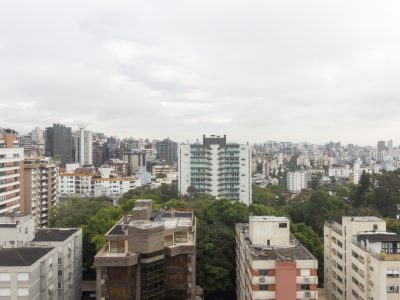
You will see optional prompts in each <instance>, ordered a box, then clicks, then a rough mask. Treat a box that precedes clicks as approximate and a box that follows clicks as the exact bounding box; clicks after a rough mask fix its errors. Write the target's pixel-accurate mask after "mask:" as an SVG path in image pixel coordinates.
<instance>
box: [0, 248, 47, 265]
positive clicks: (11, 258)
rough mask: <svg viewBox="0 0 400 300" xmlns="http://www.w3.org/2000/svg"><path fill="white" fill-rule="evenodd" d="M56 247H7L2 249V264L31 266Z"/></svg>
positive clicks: (0, 260)
mask: <svg viewBox="0 0 400 300" xmlns="http://www.w3.org/2000/svg"><path fill="white" fill-rule="evenodd" d="M52 249H54V248H36V247H32V248H28V247H27V248H7V249H1V250H0V266H2V267H20V266H31V265H33V264H34V263H35V262H36V261H38V260H39V259H40V258H42V257H43V256H45V255H46V254H47V253H49V252H50V251H51V250H52Z"/></svg>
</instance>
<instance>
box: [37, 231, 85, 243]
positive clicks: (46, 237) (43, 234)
mask: <svg viewBox="0 0 400 300" xmlns="http://www.w3.org/2000/svg"><path fill="white" fill-rule="evenodd" d="M78 230H79V229H78V228H68V229H67V228H66V229H64V228H46V229H38V230H37V231H36V234H35V238H34V239H33V242H62V241H65V240H66V239H67V238H69V237H70V236H71V235H73V234H74V233H75V232H77V231H78Z"/></svg>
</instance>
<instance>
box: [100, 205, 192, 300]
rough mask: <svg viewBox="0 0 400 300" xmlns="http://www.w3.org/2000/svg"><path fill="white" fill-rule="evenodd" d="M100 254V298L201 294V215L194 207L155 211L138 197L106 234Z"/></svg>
mask: <svg viewBox="0 0 400 300" xmlns="http://www.w3.org/2000/svg"><path fill="white" fill-rule="evenodd" d="M105 238H106V240H107V243H106V245H105V246H104V247H103V248H102V249H101V250H100V251H99V252H98V253H97V255H96V256H95V266H96V273H97V280H96V285H97V286H96V297H97V299H98V300H101V299H110V300H125V299H126V300H128V299H137V300H139V299H142V300H146V299H171V300H172V299H175V300H179V299H182V300H183V299H192V300H194V299H195V297H196V290H197V291H198V290H199V289H198V288H197V289H196V219H195V217H194V215H193V212H192V211H187V210H176V209H172V210H168V211H163V210H162V211H159V212H157V213H153V211H152V201H151V200H137V201H136V203H135V207H134V208H133V210H132V213H131V214H130V215H126V216H124V217H123V218H122V219H121V220H120V221H118V222H117V224H115V225H114V226H113V227H112V228H111V229H110V230H109V231H108V232H107V233H106V235H105Z"/></svg>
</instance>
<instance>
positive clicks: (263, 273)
mask: <svg viewBox="0 0 400 300" xmlns="http://www.w3.org/2000/svg"><path fill="white" fill-rule="evenodd" d="M259 271H260V276H268V270H266V269H262V270H259Z"/></svg>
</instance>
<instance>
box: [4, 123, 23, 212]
mask: <svg viewBox="0 0 400 300" xmlns="http://www.w3.org/2000/svg"><path fill="white" fill-rule="evenodd" d="M23 174H24V148H22V147H20V145H19V141H18V140H17V137H16V133H15V132H14V131H11V130H3V131H1V130H0V214H3V213H6V212H19V211H20V209H21V205H23V199H24V176H23Z"/></svg>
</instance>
